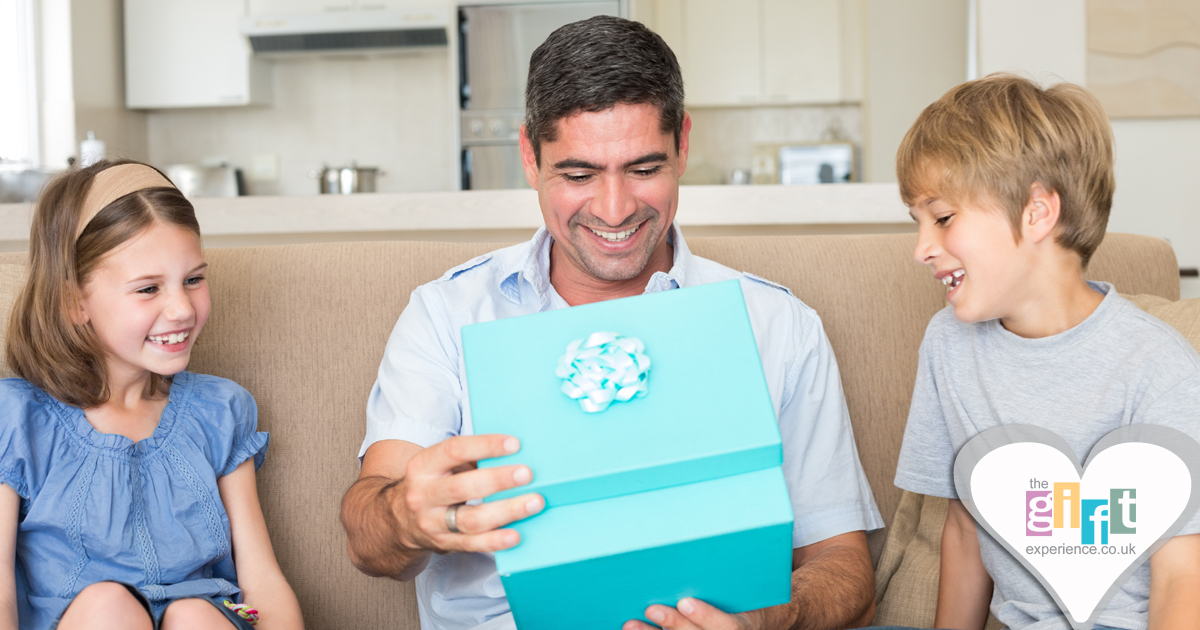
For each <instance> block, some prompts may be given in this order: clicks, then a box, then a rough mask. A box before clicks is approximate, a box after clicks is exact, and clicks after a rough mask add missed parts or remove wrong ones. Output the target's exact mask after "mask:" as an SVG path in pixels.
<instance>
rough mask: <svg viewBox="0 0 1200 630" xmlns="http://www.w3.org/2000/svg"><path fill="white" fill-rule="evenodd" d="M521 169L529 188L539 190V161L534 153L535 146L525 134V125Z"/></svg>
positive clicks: (522, 132)
mask: <svg viewBox="0 0 1200 630" xmlns="http://www.w3.org/2000/svg"><path fill="white" fill-rule="evenodd" d="M520 135H521V168H523V169H524V170H525V181H526V182H529V187H530V188H532V189H534V190H537V187H538V161H537V156H536V155H534V153H533V144H532V143H531V142H529V136H527V135H526V134H525V125H521V134H520Z"/></svg>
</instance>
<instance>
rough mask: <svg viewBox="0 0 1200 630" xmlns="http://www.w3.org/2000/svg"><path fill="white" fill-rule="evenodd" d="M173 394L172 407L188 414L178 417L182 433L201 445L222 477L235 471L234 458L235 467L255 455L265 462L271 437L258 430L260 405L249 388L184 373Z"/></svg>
mask: <svg viewBox="0 0 1200 630" xmlns="http://www.w3.org/2000/svg"><path fill="white" fill-rule="evenodd" d="M170 395H171V402H172V405H171V406H168V409H169V410H170V409H172V408H174V409H175V412H176V413H179V414H182V415H183V416H185V417H184V418H179V419H177V420H176V421H180V424H179V429H180V431H179V432H180V433H182V434H183V435H185V436H187V438H186V439H187V440H188V441H190V442H192V443H194V444H196V445H197V446H198V447H200V449H201V450H202V451H203V452H204V453H205V454H206V457H207V458H208V459H209V461H210V463H211V464H212V465H213V469H214V470H215V471H216V472H217V474H218V476H220V475H225V474H228V473H229V472H232V468H231V462H234V460H236V463H233V464H232V467H236V464H237V463H241V461H244V460H245V459H247V458H248V457H251V456H253V457H254V458H255V460H256V464H258V465H261V463H262V460H263V456H264V455H265V453H266V446H267V441H268V438H267V434H266V433H261V432H259V431H258V406H257V405H256V404H255V402H254V397H253V396H251V395H250V392H248V391H246V388H244V387H242V386H241V385H238V384H237V383H235V382H233V381H231V380H229V379H225V378H221V377H219V376H212V375H208V374H196V373H194V372H181V373H179V374H176V375H175V377H174V379H173V381H172V383H171V394H170ZM173 433H174V432H173ZM239 458H240V459H239Z"/></svg>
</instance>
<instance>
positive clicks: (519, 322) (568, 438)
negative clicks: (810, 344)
mask: <svg viewBox="0 0 1200 630" xmlns="http://www.w3.org/2000/svg"><path fill="white" fill-rule="evenodd" d="M595 332H615V333H618V334H620V335H623V336H626V337H635V338H637V339H639V340H641V341H642V343H643V344H644V346H645V350H644V353H645V355H646V356H648V357H649V359H650V368H649V378H648V389H647V392H646V395H645V396H643V397H637V398H633V399H632V400H629V401H627V402H613V403H612V405H611V406H609V407H608V408H607V409H606V410H605V411H602V412H598V413H587V412H585V411H583V409H582V408H581V405H580V403H579V402H577V401H576V400H573V399H571V398H570V397H568V396H567V395H566V394H564V393H563V391H562V386H563V380H562V379H561V378H560V377H559V376H558V375H556V373H555V370H556V368H557V366H558V364H559V359H560V357H562V356H563V355H564V353H565V352H566V350H567V347H568V345H569V344H571V342H572V341H575V340H579V339H585V338H587V337H588V336H589V335H591V334H592V333H595ZM462 343H463V357H464V362H465V365H466V374H467V388H468V392H469V399H470V405H471V417H472V421H473V424H474V428H475V433H477V434H483V433H504V434H508V435H513V436H516V437H518V438H519V439H520V440H521V450H520V452H518V453H516V454H514V455H510V456H508V457H502V458H497V459H490V460H484V461H481V462H479V466H480V468H487V467H491V466H502V465H509V464H526V465H528V466H529V468H530V470H532V471H533V481H532V483H530V484H528V485H526V486H522V487H520V488H515V489H513V490H509V491H506V492H501V493H498V494H495V495H492V496H491V497H488V498H487V499H486V500H489V501H490V500H496V499H501V498H505V497H509V496H516V495H519V494H524V493H527V492H539V493H541V494H542V495H543V496H544V497H545V498H546V509H545V510H543V511H542V512H541V513H540V514H537V515H535V516H533V517H530V518H528V519H525V520H524V521H520V522H518V523H515V524H514V525H513V526H512V527H513V528H514V529H516V530H517V531H519V532H520V533H521V543H520V544H519V545H517V546H516V547H514V548H512V549H509V550H505V551H501V552H498V553H496V569H497V571H498V572H499V573H500V578H501V581H502V582H503V584H504V589H505V592H506V593H507V596H508V600H509V604H510V606H511V607H512V611H513V615H514V618H515V621H516V624H517V627H518V628H520V629H521V630H539V629H542V628H546V629H549V628H562V627H571V628H603V629H607V630H615V629H617V628H620V626H621V624H622V623H624V622H625V621H627V620H629V619H644V614H645V610H646V607H647V606H649V605H650V604H667V605H672V606H673V605H675V603H676V602H678V601H679V600H680V599H681V598H683V597H696V598H698V599H701V600H704V601H707V602H709V603H711V604H713V605H715V606H717V607H718V608H720V609H722V610H725V611H727V612H742V611H746V610H754V609H757V608H764V607H767V606H774V605H778V604H783V603H786V602H787V601H789V599H790V598H791V571H792V508H791V501H790V500H789V498H788V493H787V487H786V486H785V485H784V479H783V471H782V469H781V468H780V464H781V463H782V461H783V449H782V445H781V441H780V437H779V426H778V424H777V422H776V420H775V412H774V408H773V406H772V404H771V398H770V393H769V392H768V390H767V384H766V380H765V378H764V377H763V371H762V364H761V362H760V361H759V357H758V347H757V346H756V344H755V341H754V333H753V331H752V330H751V327H750V319H749V316H748V315H747V313H746V305H745V301H744V300H743V298H742V290H741V285H740V284H739V282H738V281H737V280H731V281H727V282H719V283H715V284H709V285H704V286H699V287H692V288H686V289H676V290H673V291H664V292H660V293H654V294H649V295H641V296H637V297H631V298H623V299H618V300H611V301H607V302H599V303H595V304H588V305H584V306H577V307H573V308H568V309H562V310H557V311H552V312H548V313H539V314H536V315H528V316H524V317H515V318H511V319H503V320H498V321H492V322H486V323H480V324H473V325H470V326H465V327H463V329H462Z"/></svg>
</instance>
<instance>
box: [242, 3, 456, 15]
mask: <svg viewBox="0 0 1200 630" xmlns="http://www.w3.org/2000/svg"><path fill="white" fill-rule="evenodd" d="M451 4H452V3H451V2H450V0H249V1H248V3H247V8H248V9H249V11H250V15H261V14H264V13H322V12H325V11H376V10H380V9H386V10H392V11H398V10H406V9H413V8H424V7H449V6H451ZM462 4H475V2H470V1H467V0H463V2H462Z"/></svg>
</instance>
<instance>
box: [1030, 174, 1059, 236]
mask: <svg viewBox="0 0 1200 630" xmlns="http://www.w3.org/2000/svg"><path fill="white" fill-rule="evenodd" d="M1061 212H1062V199H1060V198H1059V196H1058V191H1055V190H1049V189H1047V188H1046V187H1045V186H1043V185H1041V184H1039V183H1037V182H1034V184H1033V186H1031V187H1030V188H1029V202H1028V203H1026V204H1025V208H1024V209H1023V210H1022V211H1021V237H1022V240H1027V241H1029V242H1030V243H1040V242H1041V241H1042V240H1043V239H1045V238H1046V237H1048V236H1050V235H1052V234H1053V233H1054V228H1056V227H1058V219H1059V217H1060V213H1061Z"/></svg>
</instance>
